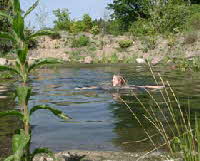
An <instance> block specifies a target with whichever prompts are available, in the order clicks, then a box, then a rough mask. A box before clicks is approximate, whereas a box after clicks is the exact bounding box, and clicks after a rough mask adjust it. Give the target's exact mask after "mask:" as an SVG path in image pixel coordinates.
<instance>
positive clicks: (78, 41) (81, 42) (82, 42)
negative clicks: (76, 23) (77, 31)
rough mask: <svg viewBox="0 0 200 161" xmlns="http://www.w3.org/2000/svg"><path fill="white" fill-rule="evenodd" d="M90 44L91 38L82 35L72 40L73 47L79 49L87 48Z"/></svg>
mask: <svg viewBox="0 0 200 161" xmlns="http://www.w3.org/2000/svg"><path fill="white" fill-rule="evenodd" d="M89 43H90V39H89V37H87V36H85V35H82V36H80V37H79V38H75V39H73V40H72V45H71V47H73V48H79V47H83V46H87V45H88V44H89Z"/></svg>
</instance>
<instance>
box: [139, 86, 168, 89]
mask: <svg viewBox="0 0 200 161" xmlns="http://www.w3.org/2000/svg"><path fill="white" fill-rule="evenodd" d="M137 87H138V88H145V89H163V88H164V86H137Z"/></svg>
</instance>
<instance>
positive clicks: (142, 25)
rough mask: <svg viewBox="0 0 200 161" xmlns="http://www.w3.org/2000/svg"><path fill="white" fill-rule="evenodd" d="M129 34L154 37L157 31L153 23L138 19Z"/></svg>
mask: <svg viewBox="0 0 200 161" xmlns="http://www.w3.org/2000/svg"><path fill="white" fill-rule="evenodd" d="M129 32H130V33H131V34H132V35H134V36H144V35H145V36H148V35H154V34H155V32H156V31H155V29H154V26H153V24H152V23H151V21H148V20H146V19H141V18H140V19H138V20H137V21H135V22H134V23H132V25H131V26H130V28H129Z"/></svg>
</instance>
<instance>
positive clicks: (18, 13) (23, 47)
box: [0, 0, 69, 161]
mask: <svg viewBox="0 0 200 161" xmlns="http://www.w3.org/2000/svg"><path fill="white" fill-rule="evenodd" d="M11 2H12V8H13V14H12V16H11V15H8V14H6V13H4V12H0V15H1V16H4V17H5V18H7V19H8V21H9V22H10V23H11V24H12V26H13V28H12V31H11V32H0V38H2V39H7V40H10V41H12V43H13V46H14V47H15V53H16V55H17V59H16V63H15V65H14V66H2V65H1V66H0V70H1V71H8V72H12V73H13V74H16V75H17V76H18V77H19V78H20V81H21V82H22V84H21V86H19V87H18V88H17V90H16V96H17V98H18V104H19V106H20V108H21V110H20V111H18V110H12V111H6V112H0V117H4V116H17V117H18V118H19V119H21V120H22V121H23V124H24V129H20V132H19V133H17V134H16V135H14V136H13V142H12V144H13V145H12V150H13V155H11V156H9V157H8V158H7V159H5V161H32V160H33V157H34V155H36V154H38V153H41V152H43V153H44V152H46V153H48V154H50V152H49V151H47V150H45V149H36V150H35V151H34V152H33V153H32V154H31V153H30V151H29V149H30V147H29V146H30V141H31V129H30V117H31V115H32V113H34V112H35V111H37V110H40V109H43V110H44V109H45V110H49V111H51V112H52V113H53V114H54V115H55V116H57V117H59V118H61V119H69V117H68V116H67V115H65V114H64V113H63V112H61V111H59V110H57V109H54V108H52V107H49V106H45V105H40V106H35V107H32V109H31V110H30V111H29V108H28V102H29V99H30V96H31V88H30V87H28V86H27V81H28V79H29V74H30V73H31V72H32V71H33V70H34V69H35V68H38V67H41V66H43V65H47V64H55V63H61V62H62V61H60V60H57V59H48V58H47V59H41V60H36V61H34V62H33V63H32V64H29V63H28V60H27V56H28V44H29V41H30V40H32V39H34V38H36V37H39V36H44V35H51V34H53V33H54V32H53V31H50V30H40V31H37V32H35V33H31V34H26V32H25V25H24V20H25V18H26V17H27V16H28V14H29V13H31V11H33V10H34V9H35V7H36V6H37V5H38V3H39V1H36V2H35V3H34V4H33V5H32V6H31V7H30V8H29V9H28V10H27V11H26V12H25V13H22V10H21V7H20V1H19V0H12V1H11Z"/></svg>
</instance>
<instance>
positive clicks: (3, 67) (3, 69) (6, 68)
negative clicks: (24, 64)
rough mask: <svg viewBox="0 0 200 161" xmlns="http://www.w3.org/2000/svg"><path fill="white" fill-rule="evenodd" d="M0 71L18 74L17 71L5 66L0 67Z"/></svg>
mask: <svg viewBox="0 0 200 161" xmlns="http://www.w3.org/2000/svg"><path fill="white" fill-rule="evenodd" d="M0 71H9V72H12V73H15V74H20V73H19V71H18V70H17V69H15V68H13V67H10V66H6V65H0Z"/></svg>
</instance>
